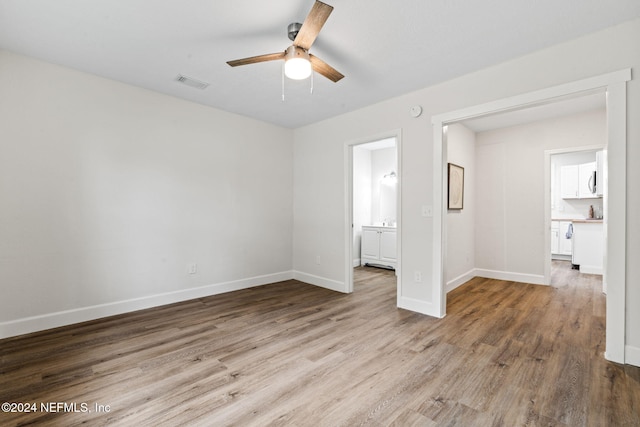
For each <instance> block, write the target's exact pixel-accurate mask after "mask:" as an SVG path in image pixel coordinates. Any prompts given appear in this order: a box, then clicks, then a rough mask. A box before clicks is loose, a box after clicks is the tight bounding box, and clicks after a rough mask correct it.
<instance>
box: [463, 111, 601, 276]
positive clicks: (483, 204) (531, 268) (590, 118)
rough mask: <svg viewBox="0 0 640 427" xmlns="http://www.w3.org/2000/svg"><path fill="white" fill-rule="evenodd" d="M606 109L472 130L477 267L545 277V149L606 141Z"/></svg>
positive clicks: (598, 143)
mask: <svg viewBox="0 0 640 427" xmlns="http://www.w3.org/2000/svg"><path fill="white" fill-rule="evenodd" d="M606 131H607V127H606V111H605V110H604V109H601V110H595V111H590V112H587V113H581V114H577V115H572V116H566V117H558V118H554V119H550V120H543V121H538V122H534V123H529V124H525V125H520V126H513V127H509V128H503V129H496V130H492V131H487V132H478V133H477V134H476V144H477V146H476V154H477V158H476V159H477V161H476V166H477V186H476V189H477V197H478V206H477V220H476V227H475V230H476V268H478V269H482V270H488V271H490V272H501V273H507V274H523V275H530V276H532V277H531V280H530V281H532V282H535V280H536V278H539V279H540V280H541V281H540V282H539V283H543V280H542V279H543V277H544V244H545V243H544V242H545V234H546V233H547V231H546V230H545V229H544V218H545V212H544V170H545V169H544V152H545V150H553V149H562V148H570V147H584V146H590V145H600V146H604V145H605V144H606V140H607V135H606Z"/></svg>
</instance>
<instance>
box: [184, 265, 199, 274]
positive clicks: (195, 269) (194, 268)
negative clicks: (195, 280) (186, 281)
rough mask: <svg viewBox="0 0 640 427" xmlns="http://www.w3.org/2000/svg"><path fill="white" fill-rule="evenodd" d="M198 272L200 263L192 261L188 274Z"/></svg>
mask: <svg viewBox="0 0 640 427" xmlns="http://www.w3.org/2000/svg"><path fill="white" fill-rule="evenodd" d="M197 272H198V264H196V263H195V262H192V263H191V264H187V273H188V274H196V273H197Z"/></svg>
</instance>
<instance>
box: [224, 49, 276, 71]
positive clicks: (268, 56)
mask: <svg viewBox="0 0 640 427" xmlns="http://www.w3.org/2000/svg"><path fill="white" fill-rule="evenodd" d="M278 59H284V52H278V53H268V54H266V55H258V56H251V57H249V58H242V59H236V60H234V61H227V64H229V65H231V66H232V67H237V66H239V65H248V64H255V63H257V62H267V61H275V60H278Z"/></svg>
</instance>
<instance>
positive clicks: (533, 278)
mask: <svg viewBox="0 0 640 427" xmlns="http://www.w3.org/2000/svg"><path fill="white" fill-rule="evenodd" d="M475 275H476V276H477V277H484V278H486V279H496V280H506V281H509V282H520V283H532V284H534V285H544V284H545V283H544V276H543V275H541V274H527V273H515V272H512V271H499V270H487V269H484V268H476V269H475Z"/></svg>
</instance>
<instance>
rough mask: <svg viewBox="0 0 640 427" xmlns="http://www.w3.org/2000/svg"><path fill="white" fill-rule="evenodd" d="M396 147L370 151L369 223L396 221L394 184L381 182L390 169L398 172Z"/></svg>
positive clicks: (379, 223) (377, 223) (378, 223)
mask: <svg viewBox="0 0 640 427" xmlns="http://www.w3.org/2000/svg"><path fill="white" fill-rule="evenodd" d="M397 162H398V160H397V154H396V148H395V147H393V148H382V149H379V150H373V151H372V152H371V223H370V225H381V224H382V223H385V224H387V225H388V223H389V222H393V223H394V224H395V222H396V221H397V216H396V202H397V199H396V191H395V190H396V185H395V184H394V185H390V184H388V183H386V182H383V180H382V178H383V177H384V176H385V175H387V174H390V173H391V172H392V171H393V172H395V173H396V174H397V173H398V167H397Z"/></svg>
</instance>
